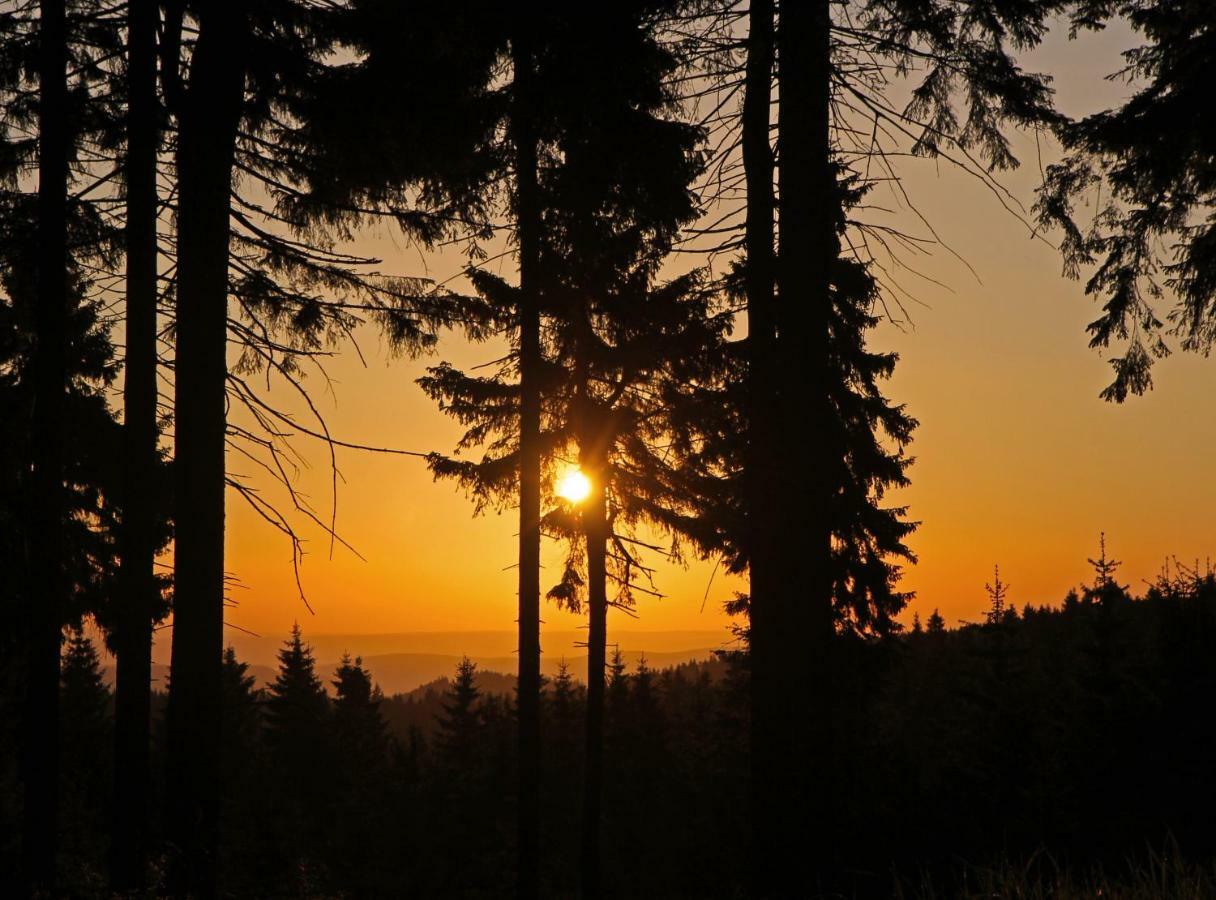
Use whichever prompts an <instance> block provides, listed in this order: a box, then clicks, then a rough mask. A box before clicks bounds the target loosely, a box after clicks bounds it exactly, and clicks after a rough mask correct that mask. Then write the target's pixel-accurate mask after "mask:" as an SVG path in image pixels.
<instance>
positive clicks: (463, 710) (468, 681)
mask: <svg viewBox="0 0 1216 900" xmlns="http://www.w3.org/2000/svg"><path fill="white" fill-rule="evenodd" d="M476 673H477V664H476V663H474V662H473V661H471V660H470V659H469V658H468V657H467V656H466V657H464V658H463V659H461V661H460V663H459V664H458V665H457V666H456V678H455V680H454V681H453V682H452V683H451V686H450V687H449V688H448V691H447V693H446V694H445V695H444V700H443V711H442V713H441V714H440V715H439V717H438V719H437V724H438V726H439V730H438V734H437V735H436V738H435V747H436V750H437V751H438V752H439V754H440V760H439V761H440V764H441V765H442V766H443V767H444V768H446V769H448V770H449V771H452V772H456V773H463V774H464V775H465V776H466V777H475V773H476V770H477V768H478V758H479V756H480V752H481V737H482V724H483V721H482V716H481V709H480V705H481V691H480V690H479V689H478V687H477V684H476V681H475V676H476Z"/></svg>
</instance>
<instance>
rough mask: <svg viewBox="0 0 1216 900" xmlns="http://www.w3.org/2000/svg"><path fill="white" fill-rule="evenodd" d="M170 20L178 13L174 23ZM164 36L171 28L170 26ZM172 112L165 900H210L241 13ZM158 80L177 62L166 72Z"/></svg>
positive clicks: (209, 43) (206, 14) (244, 43)
mask: <svg viewBox="0 0 1216 900" xmlns="http://www.w3.org/2000/svg"><path fill="white" fill-rule="evenodd" d="M179 15H180V12H179ZM168 27H169V28H170V29H173V28H175V27H176V28H178V29H180V27H181V23H180V20H179V21H178V22H176V23H175V22H173V21H170V23H169V25H168ZM198 27H199V31H198V40H197V43H196V45H195V47H194V52H193V56H192V58H191V62H190V74H189V81H188V86H187V87H186V88H185V89H184V92H183V95H182V98H181V101H180V108H179V111H178V129H179V140H178V147H177V177H178V185H179V199H178V210H177V269H178V279H177V294H176V301H177V303H176V313H177V317H176V335H177V345H176V359H175V365H174V371H175V378H174V414H175V420H174V473H175V479H176V481H175V491H174V496H175V502H176V509H175V515H174V519H175V521H176V522H177V529H176V532H175V540H174V549H173V566H174V585H175V590H174V601H173V646H172V660H171V668H172V680H171V682H170V693H169V711H168V772H167V776H166V781H167V783H166V799H167V803H168V829H169V836H170V840H171V841H172V844H173V846H174V847H175V848H176V852H177V854H178V857H177V858H176V860H175V861H174V868H173V871H172V873H171V875H172V878H173V882H174V889H175V890H177V891H180V892H183V893H190V892H197V893H199V894H202V895H204V896H210V895H212V894H214V893H215V892H216V890H217V884H218V881H217V878H218V875H217V872H216V852H217V843H218V839H219V838H218V828H219V794H218V792H217V791H216V789H215V786H216V785H217V784H218V783H219V758H220V749H219V745H218V743H217V742H218V739H219V733H220V697H221V684H222V681H221V679H222V668H221V667H222V651H223V640H224V635H223V630H224V619H223V616H224V602H223V597H224V487H225V477H224V472H225V466H224V434H225V406H226V400H225V383H226V374H227V371H228V362H227V346H228V342H227V325H228V262H229V260H228V250H229V203H230V201H229V193H230V191H231V184H232V170H233V164H234V161H235V153H236V137H237V127H238V125H239V123H240V120H241V116H242V112H243V103H244V94H245V65H246V62H245V60H246V59H247V56H248V54H249V53H251V52H252V47H251V46H250V45H249V40H250V27H251V26H250V21H249V16H248V13H247V12H246V11H245V10H244V9H243V8H241V7H240V5H238V4H235V3H232V2H229V0H225V2H221V3H215V4H209V5H207V6H205V7H203V8H201V9H200V10H199V11H198ZM168 65H169V66H170V67H171V71H170V72H169V74H168V77H175V76H176V68H177V66H178V61H177V59H176V57H173V58H172V59H170V60H169V62H168Z"/></svg>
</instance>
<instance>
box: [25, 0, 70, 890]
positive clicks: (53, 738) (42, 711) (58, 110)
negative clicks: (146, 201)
mask: <svg viewBox="0 0 1216 900" xmlns="http://www.w3.org/2000/svg"><path fill="white" fill-rule="evenodd" d="M38 34H39V41H40V48H39V60H38V78H39V86H38V90H39V98H38V226H37V227H38V262H37V265H38V309H37V312H36V314H35V328H36V344H35V349H34V359H33V366H32V368H33V379H34V410H33V421H32V422H31V450H32V457H33V458H32V463H33V465H32V472H31V483H30V501H31V509H30V519H29V521H30V536H29V545H28V546H29V549H30V553H29V557H30V560H29V561H30V578H29V580H28V582H27V588H28V593H27V595H26V598H25V602H26V604H27V606H28V609H29V616H30V620H29V621H30V628H31V633H30V636H29V640H28V642H27V657H26V658H27V669H26V710H25V716H26V719H25V727H24V731H25V758H24V763H25V766H24V768H25V772H24V776H25V777H24V782H25V783H24V788H25V798H24V807H23V809H24V812H23V817H24V821H23V830H24V833H23V844H22V854H23V864H24V872H25V881H26V885H27V888H28V889H29V890H30V892H31V893H35V892H46V893H48V894H50V893H54V888H55V853H56V831H57V827H58V809H59V647H60V640H61V636H62V625H63V614H64V610H63V596H64V593H65V591H66V587H67V585H66V584H65V581H64V578H65V575H64V559H63V555H64V539H63V522H64V518H65V514H66V510H65V502H64V501H65V497H64V489H63V468H64V464H63V449H64V407H65V399H66V393H67V384H68V378H67V343H68V341H67V324H68V291H67V268H68V253H67V196H68V151H69V137H68V123H67V64H68V59H67V14H66V10H65V4H64V2H63V0H41V2H40V3H39V22H38Z"/></svg>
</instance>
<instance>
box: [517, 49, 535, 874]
mask: <svg viewBox="0 0 1216 900" xmlns="http://www.w3.org/2000/svg"><path fill="white" fill-rule="evenodd" d="M512 56H513V62H514V66H515V109H514V110H513V127H514V132H515V135H514V141H515V178H516V186H515V191H516V195H515V200H516V207H517V209H516V214H517V224H516V237H517V239H518V240H519V288H520V292H519V392H520V419H519V684H518V687H517V702H518V708H519V761H518V765H519V773H518V774H519V797H518V800H517V802H518V808H517V812H518V836H517V839H518V854H519V856H518V870H517V884H516V888H517V893H518V895H519V897H521V898H534V897H537V896H538V895H539V893H540V477H541V460H540V457H541V451H540V384H539V377H540V373H539V370H540V365H541V352H540V298H539V279H540V274H541V273H540V228H541V223H540V205H539V196H538V184H537V161H536V134H535V129H534V127H533V122H532V115H533V112H532V109H533V90H534V76H533V59H532V53H531V48H530V46H529V41H528V37H527V35H526V34H524V33H521V35H520V36H518V37H517V38H516V39H515V41H513V43H512Z"/></svg>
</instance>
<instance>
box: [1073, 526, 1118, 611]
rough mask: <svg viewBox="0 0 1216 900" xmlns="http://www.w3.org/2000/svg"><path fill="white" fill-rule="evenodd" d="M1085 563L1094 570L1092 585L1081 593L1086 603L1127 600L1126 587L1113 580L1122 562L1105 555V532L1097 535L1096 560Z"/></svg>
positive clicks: (1107, 602)
mask: <svg viewBox="0 0 1216 900" xmlns="http://www.w3.org/2000/svg"><path fill="white" fill-rule="evenodd" d="M1087 562H1088V563H1089V565H1090V566H1091V567H1092V568H1093V570H1094V580H1093V584H1091V585H1088V586H1086V587H1085V588H1084V589H1083V591H1082V597H1083V598H1084V600H1085V602H1086V603H1093V602H1094V601H1097V602H1098V603H1102V604H1104V605H1105V604H1111V603H1116V602H1118V601H1120V600H1127V599H1129V594H1128V593H1127V585H1123V584H1119V582H1118V581H1116V580H1115V573H1116V572H1118V571H1119V566H1121V565H1123V563H1122V561H1120V560H1117V559H1111V558H1109V557H1108V556H1107V555H1106V532H1105V531H1103V532H1101V533H1100V534H1099V535H1098V558H1097V559H1089V560H1087Z"/></svg>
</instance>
